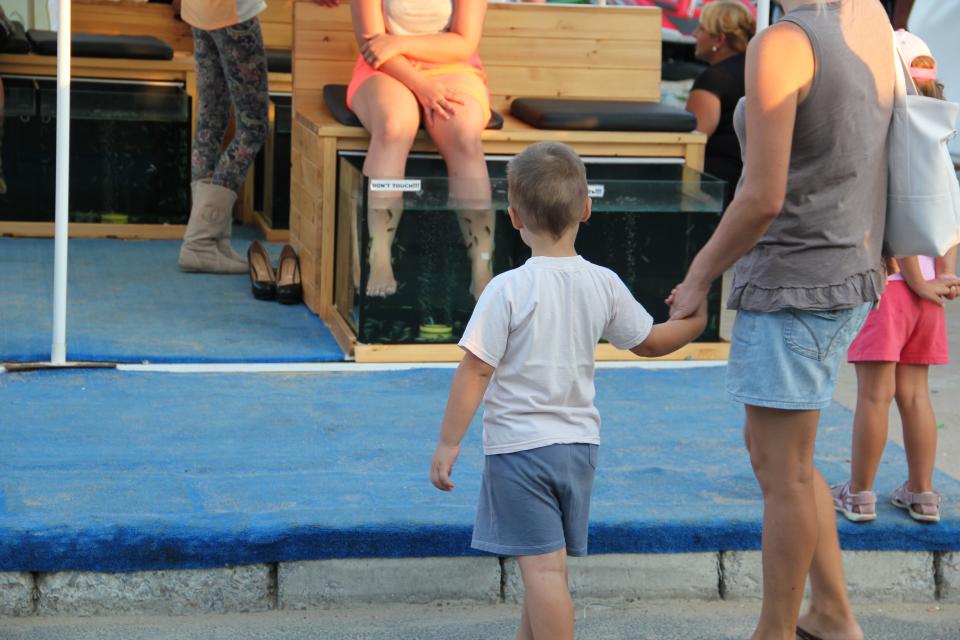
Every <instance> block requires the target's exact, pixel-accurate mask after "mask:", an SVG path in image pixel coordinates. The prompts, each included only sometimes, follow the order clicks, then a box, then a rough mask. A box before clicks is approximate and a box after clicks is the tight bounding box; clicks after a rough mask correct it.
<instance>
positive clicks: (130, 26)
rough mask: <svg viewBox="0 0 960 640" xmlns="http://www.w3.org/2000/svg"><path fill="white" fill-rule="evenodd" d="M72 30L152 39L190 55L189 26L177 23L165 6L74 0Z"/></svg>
mask: <svg viewBox="0 0 960 640" xmlns="http://www.w3.org/2000/svg"><path fill="white" fill-rule="evenodd" d="M72 22H73V30H74V31H76V32H80V33H100V34H103V35H108V36H154V37H155V38H160V39H161V40H163V41H164V42H166V43H167V44H169V45H170V46H171V47H173V50H174V51H176V52H180V53H193V36H192V35H191V32H190V25H188V24H187V23H185V22H182V21H180V20H177V19H176V18H175V17H174V15H173V9H172V8H171V7H170V5H168V4H154V3H149V4H147V3H143V2H114V1H108V0H74V1H73V5H72Z"/></svg>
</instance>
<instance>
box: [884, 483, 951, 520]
mask: <svg viewBox="0 0 960 640" xmlns="http://www.w3.org/2000/svg"><path fill="white" fill-rule="evenodd" d="M890 502H891V503H892V504H893V506H895V507H900V508H901V509H906V510H907V513H909V514H910V517H911V518H913V519H914V520H916V521H917V522H940V494H939V493H937V492H936V491H920V492H917V493H914V492H913V491H910V490H909V489H907V483H906V482H904V483H903V485H901V486H900V487H899V488H897V489H896V490H894V492H893V493H892V494H890Z"/></svg>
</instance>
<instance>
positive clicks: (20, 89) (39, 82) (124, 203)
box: [0, 77, 191, 224]
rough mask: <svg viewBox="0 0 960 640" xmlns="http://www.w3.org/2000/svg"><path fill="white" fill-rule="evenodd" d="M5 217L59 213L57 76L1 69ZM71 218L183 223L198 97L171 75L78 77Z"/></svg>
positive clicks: (1, 215)
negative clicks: (158, 78)
mask: <svg viewBox="0 0 960 640" xmlns="http://www.w3.org/2000/svg"><path fill="white" fill-rule="evenodd" d="M2 81H3V84H4V91H5V94H6V95H5V98H6V100H5V104H4V108H3V110H2V111H0V120H2V123H3V126H2V130H0V158H2V166H3V175H4V178H5V182H6V189H0V191H2V193H0V221H29V222H44V221H52V220H53V219H54V217H55V208H56V207H55V202H54V195H55V192H56V189H55V186H56V147H57V145H56V136H57V88H56V82H55V81H53V80H50V79H45V78H28V77H3V79H2ZM70 101H71V109H70V114H71V117H70V119H71V129H70V202H69V210H70V221H71V222H81V223H101V222H102V223H111V224H123V223H129V224H185V223H186V222H187V218H188V217H189V211H190V201H189V194H190V142H191V140H190V138H191V136H190V115H191V106H190V97H189V96H188V95H187V93H186V92H185V91H184V89H183V88H182V87H180V86H179V85H176V84H171V83H162V82H157V83H141V82H119V81H118V82H91V81H83V80H78V81H76V82H75V83H74V84H73V85H72V87H71V91H70Z"/></svg>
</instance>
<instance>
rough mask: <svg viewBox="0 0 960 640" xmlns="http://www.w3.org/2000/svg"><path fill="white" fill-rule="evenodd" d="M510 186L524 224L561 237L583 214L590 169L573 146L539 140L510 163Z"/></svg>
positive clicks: (514, 206) (509, 194) (508, 172)
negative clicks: (585, 166) (584, 164)
mask: <svg viewBox="0 0 960 640" xmlns="http://www.w3.org/2000/svg"><path fill="white" fill-rule="evenodd" d="M507 188H508V190H509V191H508V197H509V199H510V205H511V206H512V207H513V208H514V209H516V211H517V213H518V214H519V215H520V218H521V219H522V220H523V224H525V225H526V226H528V227H530V228H532V229H533V230H534V231H538V232H545V233H549V234H550V235H552V236H553V237H554V238H555V239H559V238H560V236H562V235H563V233H564V232H565V231H566V230H567V229H569V228H570V227H571V226H573V225H575V224H577V223H579V222H580V218H581V216H582V215H583V212H584V209H585V207H586V203H587V171H586V169H585V168H584V166H583V161H582V160H580V157H579V156H578V155H577V152H576V151H574V150H573V149H572V148H571V147H569V146H567V145H565V144H563V143H561V142H537V143H536V144H532V145H530V146H529V147H527V148H526V149H524V150H523V151H521V152H520V153H519V154H518V155H516V156H514V157H513V158H512V159H511V160H510V162H508V163H507Z"/></svg>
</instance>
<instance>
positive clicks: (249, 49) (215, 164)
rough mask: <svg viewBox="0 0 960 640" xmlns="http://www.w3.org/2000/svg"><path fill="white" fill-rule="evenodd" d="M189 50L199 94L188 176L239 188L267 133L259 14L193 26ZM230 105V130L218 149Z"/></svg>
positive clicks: (265, 83) (194, 179)
mask: <svg viewBox="0 0 960 640" xmlns="http://www.w3.org/2000/svg"><path fill="white" fill-rule="evenodd" d="M193 55H194V59H195V60H196V64H197V93H198V94H199V99H198V105H197V134H196V137H195V138H194V142H193V152H192V154H191V159H190V164H191V171H190V174H191V180H193V181H196V180H210V182H212V183H213V184H216V185H220V186H222V187H227V188H228V189H233V190H234V191H239V189H240V185H242V184H243V181H244V178H246V175H247V169H249V168H250V163H251V162H253V160H254V158H255V157H256V155H257V152H258V151H259V150H260V147H261V146H263V141H264V138H265V137H266V135H267V108H268V102H269V94H268V93H267V57H266V54H265V52H264V48H263V34H262V33H261V31H260V20H259V19H258V18H251V19H250V20H247V21H246V22H241V23H240V24H237V25H233V26H231V27H224V28H223V29H217V30H215V31H203V30H201V29H193ZM231 106H232V107H233V111H234V114H235V115H236V133H235V134H234V136H233V140H231V142H230V144H229V145H228V146H227V148H226V149H223V150H222V151H221V149H222V146H223V137H224V134H225V133H226V131H227V126H228V125H229V123H230V107H231Z"/></svg>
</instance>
